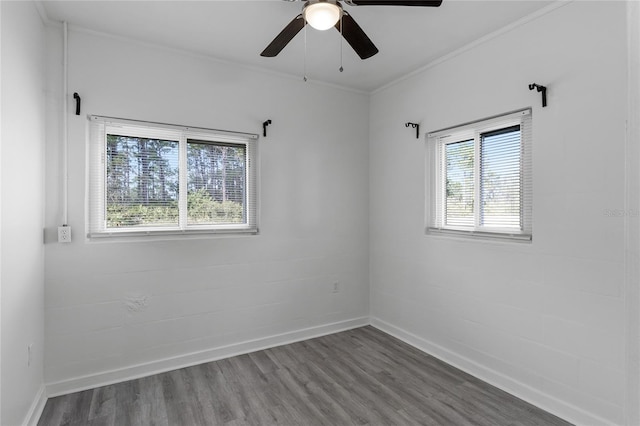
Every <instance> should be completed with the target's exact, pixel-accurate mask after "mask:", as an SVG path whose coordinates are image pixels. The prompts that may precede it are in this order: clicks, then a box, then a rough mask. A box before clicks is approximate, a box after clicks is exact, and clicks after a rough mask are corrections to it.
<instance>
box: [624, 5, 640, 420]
mask: <svg viewBox="0 0 640 426" xmlns="http://www.w3.org/2000/svg"><path fill="white" fill-rule="evenodd" d="M627 25H628V33H629V36H628V39H629V41H628V70H629V72H628V75H627V79H628V83H627V84H628V95H627V99H628V111H627V116H628V118H627V120H628V123H629V124H628V130H627V147H626V153H625V157H626V167H625V169H626V190H625V192H626V203H627V204H626V206H625V210H627V211H628V212H629V214H627V215H625V219H626V224H625V225H626V227H625V236H626V250H625V251H626V255H627V256H626V268H625V272H626V274H625V275H626V287H625V298H626V305H627V306H626V308H627V309H626V311H627V327H626V329H627V332H626V339H627V367H626V369H627V371H626V377H627V395H626V406H627V407H626V408H627V409H626V412H627V424H629V425H636V424H640V4H639V3H638V2H628V3H627Z"/></svg>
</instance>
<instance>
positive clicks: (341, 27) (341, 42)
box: [340, 13, 344, 72]
mask: <svg viewBox="0 0 640 426" xmlns="http://www.w3.org/2000/svg"><path fill="white" fill-rule="evenodd" d="M343 16H344V14H343V13H342V14H340V72H343V71H344V68H343V66H342V59H343V55H342V45H343V44H344V33H343V31H344V26H343V25H342V17H343Z"/></svg>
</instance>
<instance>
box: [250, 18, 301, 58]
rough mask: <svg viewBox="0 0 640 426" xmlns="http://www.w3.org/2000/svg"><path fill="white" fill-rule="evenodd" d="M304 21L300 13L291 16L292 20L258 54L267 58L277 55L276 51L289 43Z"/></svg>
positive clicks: (278, 51)
mask: <svg viewBox="0 0 640 426" xmlns="http://www.w3.org/2000/svg"><path fill="white" fill-rule="evenodd" d="M305 25H306V22H305V20H304V18H303V17H302V14H300V15H298V16H296V17H295V18H293V21H291V22H289V24H288V25H287V26H286V27H284V29H283V30H282V31H281V32H280V34H278V35H277V36H276V38H274V39H273V41H272V42H271V43H270V44H269V45H268V46H267V48H266V49H264V51H263V52H262V53H261V54H260V56H265V57H268V58H272V57H274V56H278V53H280V52H281V51H282V49H284V47H285V46H286V45H287V44H289V42H290V41H291V40H293V38H294V37H295V36H296V34H298V33H299V32H300V30H301V29H303V28H304V26H305Z"/></svg>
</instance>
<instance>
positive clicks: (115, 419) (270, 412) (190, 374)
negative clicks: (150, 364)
mask: <svg viewBox="0 0 640 426" xmlns="http://www.w3.org/2000/svg"><path fill="white" fill-rule="evenodd" d="M38 424H39V426H58V425H60V426H62V425H64V426H80V425H82V426H91V425H106V426H134V425H165V426H166V425H179V426H190V425H227V426H235V425H296V426H297V425H301V426H314V425H328V426H337V425H439V426H441V425H442V426H443V425H480V426H482V425H486V426H500V425H526V426H535V425H538V426H539V425H568V424H569V423H567V422H565V421H563V420H561V419H560V418H558V417H556V416H553V415H551V414H549V413H547V412H545V411H543V410H541V409H539V408H536V407H534V406H532V405H530V404H528V403H526V402H524V401H522V400H520V399H518V398H516V397H514V396H512V395H510V394H508V393H506V392H503V391H501V390H499V389H497V388H495V387H493V386H491V385H489V384H487V383H485V382H483V381H481V380H479V379H476V378H474V377H473V376H470V375H468V374H466V373H464V372H462V371H460V370H458V369H456V368H454V367H452V366H450V365H448V364H446V363H443V362H442V361H439V360H437V359H435V358H434V357H432V356H429V355H427V354H425V353H423V352H421V351H419V350H418V349H415V348H414V347H412V346H410V345H407V344H405V343H403V342H401V341H399V340H397V339H395V338H393V337H391V336H389V335H387V334H385V333H383V332H381V331H379V330H377V329H375V328H373V327H362V328H358V329H355V330H350V331H345V332H342V333H337V334H332V335H329V336H324V337H320V338H316V339H311V340H306V341H303V342H299V343H293V344H290V345H286V346H280V347H276V348H272V349H267V350H264V351H259V352H254V353H251V354H248V355H241V356H236V357H233V358H227V359H223V360H220V361H215V362H209V363H206V364H201V365H197V366H194V367H188V368H183V369H180V370H175V371H171V372H168V373H163V374H157V375H155V376H150V377H146V378H142V379H137V380H131V381H128V382H123V383H118V384H114V385H109V386H104V387H100V388H96V389H92V390H87V391H83V392H77V393H74V394H70V395H65V396H59V397H56V398H51V399H49V400H48V401H47V404H46V406H45V408H44V412H43V413H42V416H41V418H40V422H39V423H38Z"/></svg>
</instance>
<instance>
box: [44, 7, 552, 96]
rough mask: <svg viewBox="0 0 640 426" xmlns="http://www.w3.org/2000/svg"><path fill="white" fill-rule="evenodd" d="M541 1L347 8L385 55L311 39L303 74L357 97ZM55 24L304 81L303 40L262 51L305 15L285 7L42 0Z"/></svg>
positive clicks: (311, 33)
mask: <svg viewBox="0 0 640 426" xmlns="http://www.w3.org/2000/svg"><path fill="white" fill-rule="evenodd" d="M551 2H552V1H545V0H532V1H528V0H502V1H486V0H468V1H465V0H443V3H442V6H440V7H438V8H431V7H399V6H395V7H389V6H360V7H352V6H347V5H345V6H344V7H345V9H348V10H349V12H350V13H351V15H352V16H353V17H354V19H355V20H356V21H357V22H358V24H360V26H361V27H362V28H363V29H364V31H365V32H366V33H367V35H368V36H369V37H370V38H371V40H372V41H373V42H374V43H375V44H376V46H377V47H378V48H379V49H380V53H378V54H377V55H376V56H374V57H372V58H370V59H367V60H364V61H363V60H361V59H360V58H359V57H358V56H357V55H356V54H355V52H354V51H353V50H352V49H351V47H350V46H349V45H348V44H347V43H346V42H345V43H344V54H343V58H344V59H343V62H344V72H342V73H341V72H339V68H340V34H339V33H338V32H337V31H335V30H333V29H331V30H329V31H322V32H321V31H316V30H313V29H312V28H310V27H309V29H308V32H307V75H308V77H309V79H310V80H317V81H322V82H326V83H330V84H335V85H339V86H342V87H347V88H351V89H355V90H359V91H364V92H371V91H373V90H375V89H377V88H379V87H381V86H384V85H385V84H388V83H390V82H392V81H394V80H396V79H397V78H400V77H402V76H404V75H406V74H408V73H410V72H411V71H414V70H416V69H418V68H420V67H421V66H424V65H426V64H428V63H430V62H432V61H434V60H435V59H437V58H439V57H441V56H443V55H446V54H447V53H450V52H452V51H455V50H456V49H459V48H461V47H463V46H465V45H466V44H468V43H471V42H473V41H474V40H476V39H478V38H480V37H482V36H484V35H487V34H490V33H492V32H494V31H496V30H498V29H500V28H503V27H505V26H506V25H508V24H509V23H511V22H513V21H515V20H518V19H520V18H522V17H524V16H527V15H529V14H531V13H534V12H535V11H537V10H538V9H541V8H543V7H545V6H547V5H548V4H549V3H551ZM41 3H42V5H43V6H44V10H45V12H46V14H47V16H48V18H49V19H50V20H53V21H67V22H68V23H69V25H70V26H71V27H72V28H73V27H74V26H75V27H82V28H86V29H90V30H94V31H98V32H103V33H108V34H113V35H118V36H123V37H127V38H132V39H137V40H141V41H145V42H150V43H154V44H158V45H163V46H167V47H172V48H177V49H183V50H187V51H190V52H195V53H198V54H203V55H207V56H211V57H214V58H217V59H221V60H225V61H230V62H234V63H238V64H242V65H246V66H250V67H257V68H262V69H267V70H271V71H275V72H280V73H286V74H290V75H295V76H299V77H300V78H302V76H303V69H304V33H303V32H300V33H299V34H298V35H297V36H296V38H294V40H293V41H292V42H291V43H290V44H289V45H288V46H287V47H285V49H284V50H283V51H282V52H281V53H280V55H278V56H277V57H275V58H263V57H261V56H260V52H262V50H263V49H264V48H265V47H266V46H267V44H269V43H270V42H271V40H272V39H273V38H274V37H275V36H276V35H277V34H278V33H279V32H280V31H281V30H282V28H284V26H285V25H287V24H288V23H289V21H291V20H292V19H293V18H294V17H295V16H296V15H297V14H298V13H300V11H301V8H302V3H301V2H289V1H282V0H253V1H249V0H227V1H220V0H209V1H202V0H200V1H185V0H175V1H148V0H147V1H133V0H131V1H102V0H84V1H77V0H73V1H58V0H43V1H42V2H41Z"/></svg>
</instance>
